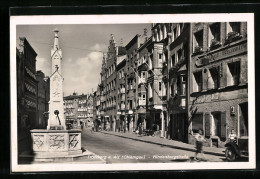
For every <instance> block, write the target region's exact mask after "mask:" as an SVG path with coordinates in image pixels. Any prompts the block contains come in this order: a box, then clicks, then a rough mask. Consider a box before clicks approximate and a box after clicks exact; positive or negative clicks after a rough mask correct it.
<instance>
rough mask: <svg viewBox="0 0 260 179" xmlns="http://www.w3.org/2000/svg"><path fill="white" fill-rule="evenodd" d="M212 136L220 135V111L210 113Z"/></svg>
mask: <svg viewBox="0 0 260 179" xmlns="http://www.w3.org/2000/svg"><path fill="white" fill-rule="evenodd" d="M212 117H213V118H212V123H211V124H212V129H213V130H212V131H211V135H212V136H218V137H221V113H220V112H213V113H212Z"/></svg>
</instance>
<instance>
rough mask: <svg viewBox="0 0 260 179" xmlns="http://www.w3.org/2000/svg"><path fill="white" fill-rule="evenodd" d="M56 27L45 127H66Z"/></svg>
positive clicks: (60, 60)
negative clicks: (47, 117) (47, 115)
mask: <svg viewBox="0 0 260 179" xmlns="http://www.w3.org/2000/svg"><path fill="white" fill-rule="evenodd" d="M58 32H59V31H58V29H55V30H54V44H53V47H52V49H51V62H52V63H51V69H52V71H51V72H52V74H51V76H50V101H49V119H48V126H47V129H66V125H65V118H64V108H63V89H62V85H63V77H62V72H61V62H62V51H61V49H60V46H59V36H58Z"/></svg>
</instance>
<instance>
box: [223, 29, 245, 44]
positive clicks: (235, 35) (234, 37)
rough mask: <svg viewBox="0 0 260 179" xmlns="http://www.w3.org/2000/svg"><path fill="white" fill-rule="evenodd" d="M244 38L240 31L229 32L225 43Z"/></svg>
mask: <svg viewBox="0 0 260 179" xmlns="http://www.w3.org/2000/svg"><path fill="white" fill-rule="evenodd" d="M241 38H242V35H240V34H239V33H238V32H229V33H228V34H227V37H226V39H225V43H224V44H225V45H226V44H229V43H231V42H235V41H237V40H240V39H241Z"/></svg>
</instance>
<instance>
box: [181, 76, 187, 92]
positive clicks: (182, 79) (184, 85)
mask: <svg viewBox="0 0 260 179" xmlns="http://www.w3.org/2000/svg"><path fill="white" fill-rule="evenodd" d="M180 78H181V80H180V81H181V91H180V94H181V95H186V80H187V79H186V78H187V77H186V76H181V77H180Z"/></svg>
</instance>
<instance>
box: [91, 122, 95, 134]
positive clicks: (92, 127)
mask: <svg viewBox="0 0 260 179" xmlns="http://www.w3.org/2000/svg"><path fill="white" fill-rule="evenodd" d="M94 128H95V126H94V123H93V122H92V126H91V133H92V132H94Z"/></svg>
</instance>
